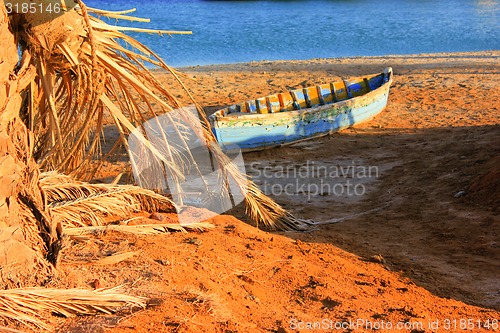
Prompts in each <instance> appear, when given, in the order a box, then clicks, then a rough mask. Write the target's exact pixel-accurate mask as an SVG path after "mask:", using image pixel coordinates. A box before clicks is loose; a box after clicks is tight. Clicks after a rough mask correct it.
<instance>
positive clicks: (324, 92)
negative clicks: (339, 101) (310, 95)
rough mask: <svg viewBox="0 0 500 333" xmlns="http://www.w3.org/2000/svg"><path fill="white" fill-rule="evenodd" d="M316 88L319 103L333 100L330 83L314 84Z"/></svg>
mask: <svg viewBox="0 0 500 333" xmlns="http://www.w3.org/2000/svg"><path fill="white" fill-rule="evenodd" d="M316 89H317V90H318V95H319V100H320V102H321V104H328V103H332V102H333V101H334V99H333V94H332V87H331V85H330V83H326V84H322V85H319V86H316Z"/></svg>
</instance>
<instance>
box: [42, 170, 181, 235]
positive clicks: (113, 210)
mask: <svg viewBox="0 0 500 333" xmlns="http://www.w3.org/2000/svg"><path fill="white" fill-rule="evenodd" d="M40 185H41V187H42V189H43V191H44V192H45V197H46V198H47V206H48V208H49V210H50V212H51V214H52V216H53V217H54V218H55V219H56V220H57V221H58V222H61V224H62V225H63V227H66V228H68V227H75V226H80V227H81V226H89V225H102V224H104V222H105V220H106V218H107V217H109V216H117V217H120V218H127V217H129V215H130V214H131V213H133V212H140V211H149V212H153V211H159V210H161V211H175V209H176V206H175V204H174V203H173V202H172V201H171V200H170V199H168V198H167V197H164V196H162V195H159V194H157V193H155V192H153V191H150V190H146V189H143V188H140V187H137V186H131V185H114V184H110V185H108V184H89V183H86V182H82V181H77V180H74V179H72V178H71V177H69V176H64V175H61V174H59V173H56V172H47V173H42V174H41V175H40Z"/></svg>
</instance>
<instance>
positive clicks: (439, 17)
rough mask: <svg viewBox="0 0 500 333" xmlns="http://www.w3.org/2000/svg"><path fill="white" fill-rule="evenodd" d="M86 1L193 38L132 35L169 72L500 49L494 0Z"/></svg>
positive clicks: (498, 2)
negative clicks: (183, 68) (170, 69)
mask: <svg viewBox="0 0 500 333" xmlns="http://www.w3.org/2000/svg"><path fill="white" fill-rule="evenodd" d="M85 2H86V3H87V5H88V6H90V7H96V8H102V9H109V10H122V9H129V8H134V7H135V8H137V12H136V13H134V14H133V15H135V16H140V17H147V18H150V19H151V23H130V22H128V21H119V22H118V24H120V25H133V26H139V27H142V28H157V29H167V30H191V31H193V35H174V36H173V37H169V36H164V37H159V36H158V35H148V34H136V33H133V34H132V35H133V36H134V37H136V38H138V39H139V40H140V41H142V42H143V43H145V44H146V45H148V46H150V47H151V48H152V49H153V50H154V51H155V52H157V53H158V54H160V56H162V58H164V59H165V60H166V61H167V63H168V64H169V65H172V66H190V65H206V64H220V63H235V62H247V61H252V60H291V59H310V58H332V57H344V56H367V55H388V54H414V53H433V52H459V51H481V50H498V49H500V33H499V31H500V0H475V1H474V0H378V1H377V0H375V1H368V0H365V1H362V0H330V1H278V0H276V1H203V0H186V1H180V0H143V1H133V0H121V1H116V0H87V1H85ZM113 23H114V21H113Z"/></svg>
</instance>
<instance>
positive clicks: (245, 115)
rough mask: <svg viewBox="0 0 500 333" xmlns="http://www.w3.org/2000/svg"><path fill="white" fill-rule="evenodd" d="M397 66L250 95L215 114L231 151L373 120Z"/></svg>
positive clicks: (218, 130)
mask: <svg viewBox="0 0 500 333" xmlns="http://www.w3.org/2000/svg"><path fill="white" fill-rule="evenodd" d="M391 82H392V68H390V67H389V68H386V69H385V71H384V72H382V73H379V74H375V75H370V76H365V77H358V78H353V79H350V80H341V81H337V82H333V83H327V84H322V85H317V86H312V87H308V88H304V89H296V90H291V91H287V92H284V93H279V94H275V95H270V96H267V97H262V98H258V99H255V100H249V101H246V102H244V103H240V104H235V105H232V106H229V107H227V108H224V109H221V110H218V111H216V112H215V113H214V114H212V115H211V116H210V117H209V120H210V122H211V125H212V129H213V132H214V134H215V137H216V138H217V141H218V142H219V144H220V145H221V147H222V149H223V150H225V151H230V150H236V149H241V150H242V151H253V150H262V149H265V148H270V147H275V146H280V145H284V144H290V143H294V142H298V141H302V140H306V139H310V138H315V137H318V136H323V135H326V134H329V133H334V132H337V131H340V130H342V129H344V128H347V127H351V126H354V125H357V124H359V123H362V122H365V121H368V120H370V119H372V118H373V117H375V116H376V115H378V114H379V113H380V112H381V111H382V110H384V108H385V107H386V105H387V98H388V96H389V86H390V84H391Z"/></svg>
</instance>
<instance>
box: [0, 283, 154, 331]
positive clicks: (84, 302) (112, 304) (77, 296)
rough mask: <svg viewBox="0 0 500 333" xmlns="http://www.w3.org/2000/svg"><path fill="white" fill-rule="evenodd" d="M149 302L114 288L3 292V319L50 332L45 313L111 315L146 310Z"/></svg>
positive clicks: (0, 313)
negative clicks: (129, 309) (122, 311)
mask: <svg viewBox="0 0 500 333" xmlns="http://www.w3.org/2000/svg"><path fill="white" fill-rule="evenodd" d="M145 306H146V299H145V298H142V297H135V296H129V295H125V294H123V288H122V287H115V288H112V289H98V290H94V291H91V290H82V289H67V290H60V289H47V288H26V289H9V290H0V318H1V319H4V320H5V319H7V320H12V321H15V322H19V323H21V324H23V325H26V326H28V327H30V328H32V329H38V330H39V329H48V325H47V323H46V321H45V320H44V317H43V316H44V314H46V313H54V314H58V315H61V316H64V317H70V316H74V315H90V314H96V313H106V314H111V313H115V312H116V311H119V310H121V309H123V308H126V307H128V308H131V307H132V308H134V307H139V308H144V307H145Z"/></svg>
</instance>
